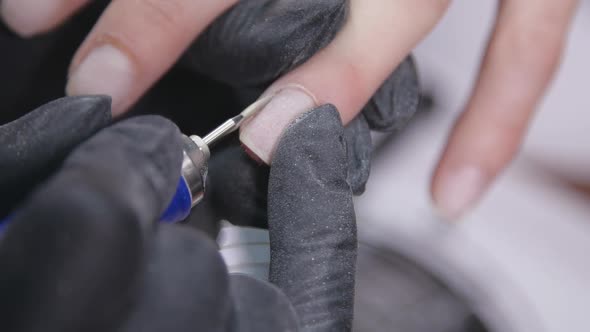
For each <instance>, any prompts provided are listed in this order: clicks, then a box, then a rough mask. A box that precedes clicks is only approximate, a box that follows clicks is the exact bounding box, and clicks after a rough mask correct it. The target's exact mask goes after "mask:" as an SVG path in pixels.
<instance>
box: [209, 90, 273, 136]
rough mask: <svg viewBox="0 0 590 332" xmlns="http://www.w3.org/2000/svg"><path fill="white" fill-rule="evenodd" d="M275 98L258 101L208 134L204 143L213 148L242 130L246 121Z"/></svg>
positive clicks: (268, 97) (267, 97)
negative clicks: (239, 129)
mask: <svg viewBox="0 0 590 332" xmlns="http://www.w3.org/2000/svg"><path fill="white" fill-rule="evenodd" d="M273 97H274V94H271V95H269V96H266V97H264V98H260V99H258V100H257V101H256V102H255V103H253V104H252V105H250V106H248V107H247V108H246V109H245V110H243V111H242V113H240V114H238V115H236V116H234V117H233V118H231V119H229V120H227V121H225V122H224V123H222V124H221V126H219V127H217V128H215V129H214V130H213V131H212V132H210V133H209V134H207V136H205V137H204V138H203V141H204V142H205V144H207V145H208V146H211V145H212V144H214V143H216V142H217V141H219V140H220V139H222V138H223V137H225V136H227V135H229V134H231V133H233V132H234V131H236V130H237V129H238V128H240V126H241V125H242V123H243V122H244V121H245V120H246V119H248V118H250V117H252V116H254V115H256V114H257V113H258V112H260V111H261V110H262V109H263V108H264V107H265V106H266V105H268V103H269V102H270V100H271V99H272V98H273Z"/></svg>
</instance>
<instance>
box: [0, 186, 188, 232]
mask: <svg viewBox="0 0 590 332" xmlns="http://www.w3.org/2000/svg"><path fill="white" fill-rule="evenodd" d="M191 208H192V195H191V192H190V190H189V187H188V185H187V183H186V181H185V179H184V177H182V176H181V177H180V180H179V181H178V186H177V187H176V192H175V193H174V197H172V201H171V202H170V204H168V207H167V208H166V210H164V213H163V214H162V216H161V217H160V222H163V223H175V222H179V221H182V220H184V219H186V217H188V215H189V214H190V212H191ZM11 219H12V216H8V217H6V218H4V219H0V233H1V232H3V231H4V229H5V228H6V226H7V225H8V223H9V222H10V220H11Z"/></svg>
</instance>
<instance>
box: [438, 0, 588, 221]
mask: <svg viewBox="0 0 590 332" xmlns="http://www.w3.org/2000/svg"><path fill="white" fill-rule="evenodd" d="M577 3H578V1H576V0H566V1H559V2H555V1H551V0H543V1H535V0H533V1H523V0H520V1H519V0H516V1H512V0H505V1H502V5H501V6H500V12H499V16H498V20H497V23H496V28H495V32H494V35H493V37H492V39H491V41H490V44H489V48H488V52H487V55H486V57H485V60H484V62H483V64H482V68H481V71H480V75H479V79H478V83H477V86H476V89H475V90H474V92H473V95H472V96H471V99H470V101H469V103H468V106H467V109H466V110H465V113H464V114H463V115H462V116H461V118H460V119H459V121H458V122H457V124H456V126H455V128H454V130H453V132H452V134H451V136H450V138H449V141H448V144H447V147H446V149H445V152H444V154H443V156H442V158H441V160H440V162H439V165H438V167H437V170H436V172H435V175H434V178H433V181H432V190H431V191H432V196H433V201H434V202H435V205H436V207H437V209H438V210H439V211H440V213H441V215H443V216H444V217H446V218H447V219H449V220H457V219H459V218H461V217H462V216H463V215H464V214H465V213H466V212H467V211H469V210H470V209H471V208H472V207H473V206H474V205H475V204H476V203H477V201H478V200H479V198H480V197H481V196H482V195H483V194H484V193H485V191H486V190H487V188H488V186H489V185H490V184H491V183H492V182H493V180H494V178H495V177H496V176H497V175H498V174H499V173H500V172H501V171H502V170H503V169H504V168H505V167H506V166H507V165H508V164H509V163H510V161H511V160H512V158H513V157H514V156H515V155H516V154H517V152H518V150H519V145H520V143H521V141H522V138H523V136H524V134H525V132H526V129H527V126H528V123H529V122H530V120H531V117H532V116H533V112H534V110H535V108H536V105H537V103H538V102H539V99H540V98H541V97H542V95H543V93H544V92H545V90H546V88H547V86H548V84H549V82H550V81H551V78H552V77H553V74H554V72H555V70H556V68H557V66H558V64H559V62H560V57H561V54H562V51H563V48H564V46H565V45H564V44H565V41H566V39H567V38H566V37H567V32H568V28H569V25H570V22H571V20H572V17H573V15H574V13H575V9H576V7H577Z"/></svg>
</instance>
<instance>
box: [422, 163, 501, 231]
mask: <svg viewBox="0 0 590 332" xmlns="http://www.w3.org/2000/svg"><path fill="white" fill-rule="evenodd" d="M491 181H492V179H491V177H490V174H488V173H487V172H485V171H484V170H483V168H481V167H479V166H473V165H458V166H456V167H454V168H446V169H444V168H443V169H440V170H439V171H437V172H436V173H435V176H434V177H433V180H432V184H431V199H432V206H433V209H434V211H435V212H436V214H437V215H438V216H440V217H441V218H442V219H444V220H445V221H449V222H455V221H460V220H461V219H462V218H463V217H464V216H465V215H466V214H468V213H469V212H470V211H471V210H473V209H474V207H475V206H476V204H477V203H478V202H479V201H480V199H481V198H482V196H483V195H484V194H485V192H486V191H487V189H488V187H489V184H490V182H491Z"/></svg>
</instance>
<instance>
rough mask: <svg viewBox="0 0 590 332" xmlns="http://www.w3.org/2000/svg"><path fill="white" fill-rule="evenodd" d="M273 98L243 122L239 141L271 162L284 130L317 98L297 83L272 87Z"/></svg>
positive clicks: (261, 158)
mask: <svg viewBox="0 0 590 332" xmlns="http://www.w3.org/2000/svg"><path fill="white" fill-rule="evenodd" d="M275 91H277V92H274V93H276V94H275V96H274V97H273V98H272V100H271V101H270V102H269V103H268V105H266V107H264V109H262V110H261V111H260V113H258V114H257V115H256V116H255V117H254V118H252V119H250V120H248V122H246V123H244V124H243V125H242V128H241V129H240V141H241V142H242V143H243V144H244V145H245V146H246V148H247V149H249V150H250V151H251V152H252V153H253V154H254V155H255V156H256V157H258V158H259V159H260V160H262V161H264V162H265V163H266V164H270V163H271V160H272V155H273V153H274V150H275V148H276V145H277V143H278V141H279V139H280V137H281V135H282V134H283V131H284V130H285V129H286V128H287V126H289V124H291V122H293V121H294V120H295V119H296V118H297V117H298V116H299V115H301V114H303V113H305V112H308V111H311V110H312V109H314V108H315V107H317V106H318V103H317V101H316V99H315V98H314V97H313V95H312V94H311V93H310V92H309V91H307V90H306V89H305V88H304V87H302V86H299V85H290V86H285V87H284V88H282V89H275Z"/></svg>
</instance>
